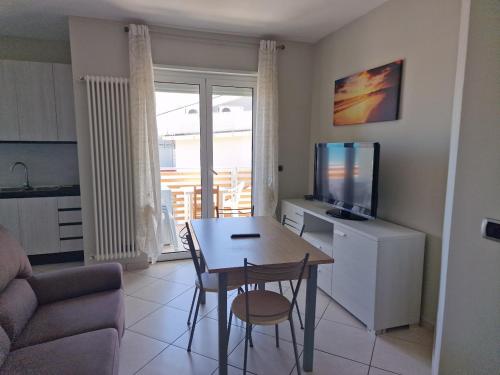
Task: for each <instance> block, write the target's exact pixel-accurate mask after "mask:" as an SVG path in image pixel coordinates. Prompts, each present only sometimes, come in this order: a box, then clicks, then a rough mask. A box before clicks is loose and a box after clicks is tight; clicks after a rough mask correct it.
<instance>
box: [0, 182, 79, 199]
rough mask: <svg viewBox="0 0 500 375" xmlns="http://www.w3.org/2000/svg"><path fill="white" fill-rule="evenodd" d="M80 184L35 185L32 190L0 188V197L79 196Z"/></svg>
mask: <svg viewBox="0 0 500 375" xmlns="http://www.w3.org/2000/svg"><path fill="white" fill-rule="evenodd" d="M79 195H80V185H62V186H35V187H34V189H32V190H26V189H23V188H22V187H19V188H3V189H2V188H0V199H9V198H42V197H67V196H79Z"/></svg>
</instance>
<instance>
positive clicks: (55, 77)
mask: <svg viewBox="0 0 500 375" xmlns="http://www.w3.org/2000/svg"><path fill="white" fill-rule="evenodd" d="M0 123H1V124H2V126H1V127H0V141H41V142H44V141H49V142H57V141H60V142H63V141H64V142H68V141H69V142H76V127H75V110H74V101H73V78H72V70H71V65H68V64H51V63H40V62H30V61H10V60H0Z"/></svg>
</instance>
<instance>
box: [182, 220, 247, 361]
mask: <svg viewBox="0 0 500 375" xmlns="http://www.w3.org/2000/svg"><path fill="white" fill-rule="evenodd" d="M179 237H180V239H181V242H182V245H183V246H184V248H185V249H186V250H189V252H190V253H191V258H192V260H193V264H194V269H195V270H196V279H195V289H194V294H193V300H192V302H191V308H190V309H189V316H188V321H187V324H188V325H190V324H191V314H192V313H193V307H194V303H195V300H196V309H195V311H194V318H193V326H192V327H191V333H190V336H189V344H188V347H187V351H188V352H190V351H191V343H192V341H193V336H194V330H195V329H196V320H197V319H198V310H199V309H200V294H201V293H198V291H200V292H201V291H204V292H210V293H217V292H218V289H219V279H218V276H217V274H209V273H208V272H203V270H202V269H201V265H200V262H199V259H198V255H197V254H196V248H195V246H194V242H193V236H192V235H191V230H190V229H189V224H188V223H186V226H185V227H184V228H182V229H181V231H180V232H179ZM239 287H240V285H228V287H227V290H228V291H229V290H234V289H238V288H239ZM196 295H198V299H196ZM231 318H232V313H231V314H230V316H229V319H230V321H231Z"/></svg>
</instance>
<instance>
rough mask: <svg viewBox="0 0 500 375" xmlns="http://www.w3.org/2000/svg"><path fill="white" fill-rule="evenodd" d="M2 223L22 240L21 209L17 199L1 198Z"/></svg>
mask: <svg viewBox="0 0 500 375" xmlns="http://www.w3.org/2000/svg"><path fill="white" fill-rule="evenodd" d="M0 225H3V226H4V227H5V228H7V230H8V231H9V232H10V233H11V234H12V235H13V236H14V237H15V238H16V239H17V240H18V241H20V239H21V232H20V230H19V209H18V207H17V199H0Z"/></svg>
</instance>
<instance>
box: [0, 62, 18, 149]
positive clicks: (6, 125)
mask: <svg viewBox="0 0 500 375" xmlns="http://www.w3.org/2000/svg"><path fill="white" fill-rule="evenodd" d="M15 64H16V62H15V61H7V60H4V61H0V140H2V141H15V140H18V139H19V122H18V119H17V100H16V75H15V66H16V65H15Z"/></svg>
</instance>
